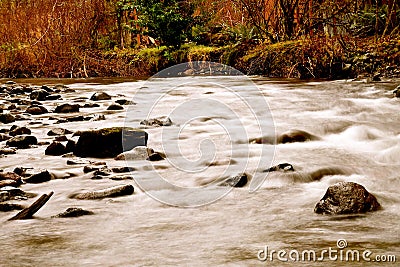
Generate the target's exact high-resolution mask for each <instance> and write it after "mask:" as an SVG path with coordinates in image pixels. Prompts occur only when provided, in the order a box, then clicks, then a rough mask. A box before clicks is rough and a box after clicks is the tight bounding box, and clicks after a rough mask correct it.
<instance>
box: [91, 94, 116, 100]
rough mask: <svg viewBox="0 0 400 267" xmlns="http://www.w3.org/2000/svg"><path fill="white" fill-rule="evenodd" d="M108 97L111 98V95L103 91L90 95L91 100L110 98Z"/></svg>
mask: <svg viewBox="0 0 400 267" xmlns="http://www.w3.org/2000/svg"><path fill="white" fill-rule="evenodd" d="M110 99H111V96H110V95H109V94H107V93H105V92H99V93H94V94H93V95H92V96H91V97H90V100H93V101H101V100H110Z"/></svg>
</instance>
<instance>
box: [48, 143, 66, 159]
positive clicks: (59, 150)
mask: <svg viewBox="0 0 400 267" xmlns="http://www.w3.org/2000/svg"><path fill="white" fill-rule="evenodd" d="M65 153H67V149H66V147H65V146H64V145H63V144H61V143H60V142H53V143H51V144H50V145H49V146H48V147H47V148H46V150H45V152H44V154H45V155H49V156H61V155H64V154H65Z"/></svg>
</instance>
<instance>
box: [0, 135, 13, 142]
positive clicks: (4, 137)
mask: <svg viewBox="0 0 400 267" xmlns="http://www.w3.org/2000/svg"><path fill="white" fill-rule="evenodd" d="M10 138H11V136H9V135H8V134H0V142H2V141H7V140H9V139H10Z"/></svg>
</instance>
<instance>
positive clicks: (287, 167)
mask: <svg viewBox="0 0 400 267" xmlns="http://www.w3.org/2000/svg"><path fill="white" fill-rule="evenodd" d="M274 171H282V172H293V171H294V168H293V165H292V164H290V163H280V164H278V165H275V166H272V167H271V168H269V169H266V170H264V171H263V172H274Z"/></svg>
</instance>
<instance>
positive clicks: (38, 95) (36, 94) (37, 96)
mask: <svg viewBox="0 0 400 267" xmlns="http://www.w3.org/2000/svg"><path fill="white" fill-rule="evenodd" d="M48 95H49V92H47V91H46V90H43V89H41V90H35V91H32V93H31V94H30V96H29V98H30V99H31V100H37V101H44V100H46V97H47V96H48Z"/></svg>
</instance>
